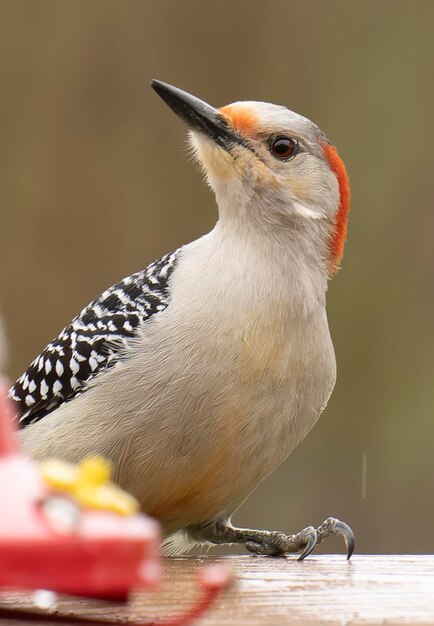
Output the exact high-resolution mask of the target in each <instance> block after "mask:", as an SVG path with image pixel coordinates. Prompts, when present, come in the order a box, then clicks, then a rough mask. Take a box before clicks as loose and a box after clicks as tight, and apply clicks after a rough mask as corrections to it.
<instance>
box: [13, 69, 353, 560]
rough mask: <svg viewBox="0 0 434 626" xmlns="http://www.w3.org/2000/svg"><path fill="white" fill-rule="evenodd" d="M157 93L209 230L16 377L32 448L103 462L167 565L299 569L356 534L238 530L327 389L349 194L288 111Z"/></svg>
mask: <svg viewBox="0 0 434 626" xmlns="http://www.w3.org/2000/svg"><path fill="white" fill-rule="evenodd" d="M152 87H153V88H154V90H155V91H156V92H157V94H158V95H159V96H161V98H162V99H163V100H164V101H165V102H166V103H167V104H168V105H169V107H170V108H171V109H172V110H173V111H174V112H175V113H176V114H177V115H178V116H179V117H180V118H181V119H182V120H184V121H185V122H186V123H187V126H188V128H189V140H190V144H191V148H192V151H193V153H194V155H195V157H196V159H197V161H198V162H199V164H200V166H201V168H202V169H203V172H204V174H205V177H206V180H207V182H208V183H209V185H210V186H211V188H212V190H213V192H214V194H215V196H216V200H217V204H218V212H219V218H218V221H217V224H216V226H215V227H214V229H213V230H212V231H211V232H210V233H208V234H206V235H205V236H203V237H200V238H199V239H197V240H196V241H193V242H192V243H189V244H187V245H184V246H182V247H181V248H179V249H178V250H176V251H174V252H172V253H170V254H167V255H166V256H163V257H162V258H161V259H160V260H158V261H156V262H155V263H152V264H151V265H149V267H147V268H146V269H144V270H142V271H139V272H137V273H136V274H133V275H132V276H129V277H127V278H125V279H124V280H122V281H121V282H119V283H118V284H116V285H114V286H113V287H111V288H110V289H107V291H104V293H103V294H102V295H101V296H100V297H99V298H97V299H96V300H94V301H93V302H92V303H91V304H89V305H88V306H87V307H86V308H84V309H83V311H82V312H81V313H80V314H79V315H77V317H75V318H74V319H73V320H72V322H71V323H70V324H69V325H68V326H66V327H65V328H64V330H62V331H61V333H60V334H59V335H58V337H57V338H56V339H54V341H53V342H52V343H50V344H49V345H48V346H47V347H46V348H45V349H44V351H43V352H42V353H41V354H40V356H38V357H37V358H36V359H35V360H34V361H33V362H32V364H31V365H30V367H29V368H28V369H27V371H26V372H25V373H24V374H23V375H22V376H21V377H20V378H19V379H18V380H17V382H16V383H15V385H14V386H13V387H12V389H11V392H10V395H11V398H12V399H13V400H14V401H15V403H16V409H17V414H18V416H19V419H20V422H21V425H22V426H24V427H25V428H24V429H23V430H21V431H20V438H21V441H22V444H23V446H24V449H25V451H26V452H27V453H29V454H30V455H31V456H32V457H34V458H35V459H37V460H43V459H45V458H47V457H61V458H63V459H65V460H67V461H71V462H78V461H80V460H81V459H82V458H83V457H85V456H87V455H94V454H99V455H102V456H104V457H106V458H108V459H110V460H111V462H112V463H113V466H114V476H115V479H116V481H117V482H118V483H119V484H120V485H121V486H122V487H123V488H125V489H127V490H128V491H130V492H131V493H132V494H133V495H134V496H135V497H136V498H138V500H139V501H140V503H141V506H142V509H143V510H144V511H145V512H147V513H149V514H150V515H153V516H155V517H156V518H157V519H158V520H160V522H161V524H162V527H163V530H164V534H165V537H166V551H167V553H168V554H177V553H180V552H182V551H184V550H185V549H186V548H187V547H188V546H190V545H192V544H194V543H214V544H224V543H230V544H234V543H237V544H244V545H245V546H246V548H247V549H248V550H249V551H251V552H254V553H257V554H266V555H284V554H289V553H291V552H299V553H300V558H305V557H306V556H307V555H308V554H309V553H310V552H311V551H312V550H313V549H314V547H315V545H316V544H317V543H319V542H321V541H323V540H324V539H325V538H326V537H328V536H330V535H338V534H339V535H342V536H343V537H344V539H345V542H346V546H347V556H348V558H349V557H350V556H351V553H352V551H353V547H354V536H353V533H352V531H351V529H350V527H349V526H348V525H347V524H345V523H344V522H341V521H339V520H337V519H336V518H328V519H326V520H325V522H323V523H322V524H321V525H320V526H319V527H318V528H317V529H315V528H314V527H312V526H309V527H307V528H305V529H303V530H302V531H301V532H299V533H296V534H286V533H283V532H279V531H266V530H264V531H260V530H251V529H243V528H237V527H235V526H234V525H233V523H232V516H233V514H234V512H235V511H236V510H237V509H238V507H239V506H240V504H241V503H242V502H243V501H244V500H245V499H246V498H247V496H248V495H249V494H250V493H251V492H252V491H253V490H254V489H255V487H256V486H257V485H258V484H259V483H260V482H261V481H262V480H263V479H264V478H265V477H266V476H267V475H268V474H270V472H272V471H273V470H274V469H275V468H276V467H277V466H278V465H279V464H280V463H282V461H283V460H284V459H285V458H286V457H287V456H288V455H289V453H290V452H291V451H292V450H293V449H294V448H295V447H296V446H297V444H298V443H300V441H301V440H302V439H303V438H304V437H305V435H306V434H307V433H308V432H309V430H310V429H311V428H312V426H313V425H314V424H315V422H316V421H317V419H318V417H319V415H320V413H321V411H322V410H323V409H324V407H325V405H326V403H327V401H328V399H329V396H330V394H331V392H332V389H333V386H334V384H335V378H336V365H335V355H334V350H333V345H332V342H331V338H330V333H329V328H328V322H327V316H326V306H325V305H326V302H325V294H326V290H327V283H328V280H329V279H330V278H331V276H332V275H333V273H334V272H335V271H336V269H337V268H338V266H339V262H340V259H341V256H342V252H343V246H344V241H345V236H346V222H347V213H348V210H349V183H348V177H347V174H346V170H345V167H344V164H343V162H342V160H341V159H340V157H339V156H338V154H337V151H336V149H335V148H334V147H333V146H332V145H331V144H330V142H329V141H328V139H327V138H326V136H325V135H324V133H323V132H322V131H321V130H320V129H319V128H318V127H317V126H316V125H315V124H314V123H312V122H311V121H310V120H308V119H307V118H305V117H302V116H301V115H298V114H297V113H294V112H292V111H290V110H289V109H287V108H286V107H284V106H278V105H275V104H270V103H265V102H246V101H243V102H236V103H234V104H230V105H227V106H224V107H222V108H220V109H216V108H214V107H212V106H210V105H208V104H206V103H205V102H203V101H202V100H200V99H198V98H196V97H194V96H192V95H190V94H189V93H187V92H185V91H182V90H180V89H178V88H176V87H173V86H171V85H168V84H166V83H163V82H160V81H156V80H155V81H152Z"/></svg>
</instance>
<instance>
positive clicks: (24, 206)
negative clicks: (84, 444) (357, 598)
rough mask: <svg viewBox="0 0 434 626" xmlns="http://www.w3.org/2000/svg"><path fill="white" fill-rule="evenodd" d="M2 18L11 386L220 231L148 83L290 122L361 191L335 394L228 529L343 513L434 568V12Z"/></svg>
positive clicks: (335, 329)
mask: <svg viewBox="0 0 434 626" xmlns="http://www.w3.org/2000/svg"><path fill="white" fill-rule="evenodd" d="M0 15H1V20H0V86H1V97H0V129H1V130H0V197H1V206H2V224H3V230H2V235H1V245H0V255H1V257H0V258H1V263H0V271H1V276H0V285H1V294H0V302H1V306H2V309H3V313H4V317H5V321H6V326H7V331H8V336H9V345H10V353H11V356H10V358H9V374H10V375H11V376H12V377H15V376H16V375H18V374H19V373H21V371H23V370H24V369H25V368H26V367H27V365H28V363H29V362H30V360H31V359H32V358H33V357H34V356H36V354H37V353H38V352H39V351H40V349H41V348H43V347H44V346H45V344H46V343H47V342H48V341H49V340H50V339H51V338H52V337H53V336H54V335H56V334H57V332H58V331H59V330H60V329H61V327H62V326H63V325H64V324H65V323H67V322H68V321H69V320H70V318H71V317H72V316H73V315H75V314H76V313H77V312H78V311H79V310H80V309H81V308H82V306H84V305H85V304H87V302H88V301H89V300H90V299H92V298H93V297H95V296H96V295H98V294H99V293H100V292H101V291H102V290H103V289H104V288H106V287H107V286H109V285H111V284H112V283H114V282H115V281H117V280H118V279H120V278H122V277H123V276H124V275H127V274H129V273H131V272H134V271H136V270H138V269H140V268H142V267H144V266H145V265H146V264H147V263H148V262H150V261H152V260H153V259H154V258H157V257H159V256H160V255H161V254H163V253H164V252H167V251H169V250H171V249H173V248H175V247H177V246H179V245H181V244H183V243H186V242H188V241H190V240H192V239H194V238H196V237H198V236H199V235H201V234H203V233H205V232H206V231H208V230H209V229H210V228H211V227H212V226H213V224H214V222H215V219H216V209H215V204H214V200H213V197H212V195H211V193H210V192H209V190H208V189H207V188H206V187H205V185H204V184H203V183H202V182H201V179H200V175H199V174H198V173H197V171H195V168H194V167H193V166H192V164H191V162H190V161H189V159H188V158H186V149H185V142H184V128H183V126H182V124H181V122H180V121H179V120H178V119H177V118H176V117H175V116H174V115H173V114H172V113H171V112H170V111H169V109H168V108H167V107H166V106H165V105H164V104H163V103H162V102H161V100H160V99H159V98H158V97H157V96H156V95H155V94H154V93H153V92H152V90H151V89H150V88H149V80H150V79H151V78H153V77H155V78H159V79H161V80H165V81H168V82H171V83H173V84H175V85H178V86H180V87H183V88H184V89H186V90H188V91H191V92H193V93H194V94H197V95H199V96H200V97H202V98H204V99H206V100H208V101H209V102H211V103H213V104H215V105H222V104H225V103H227V102H231V101H234V100H240V99H256V100H269V101H273V102H278V103H282V104H286V105H287V106H289V107H290V108H293V109H294V110H296V111H298V112H300V113H302V114H304V115H306V116H308V117H310V118H311V119H313V120H314V121H316V122H317V123H318V124H319V125H320V126H321V128H322V129H323V130H324V131H325V132H326V133H327V134H328V136H329V137H330V138H331V139H332V141H333V142H334V143H335V144H336V145H337V146H338V148H339V151H340V153H341V155H342V157H343V158H344V160H345V162H346V165H347V168H348V171H349V174H350V177H351V181H352V193H353V201H352V212H351V220H350V233H349V239H348V244H347V250H346V255H345V258H344V262H343V268H342V270H341V271H340V272H339V274H338V276H337V277H336V278H335V279H334V280H333V282H332V283H331V285H330V290H329V297H328V310H329V318H330V326H331V330H332V335H333V338H334V343H335V348H336V353H337V359H338V383H337V387H336V389H335V392H334V395H333V397H332V400H331V402H330V403H329V406H328V408H327V410H326V412H325V413H324V414H323V416H322V418H321V419H320V421H319V423H318V425H317V426H316V427H315V429H314V430H313V431H312V433H311V434H310V435H309V436H308V438H307V439H306V440H305V441H304V443H303V444H302V445H301V446H300V447H299V448H298V449H297V450H296V451H295V453H294V454H293V455H292V456H291V457H290V458H289V459H288V460H287V462H286V463H284V464H283V466H281V467H280V468H279V469H278V470H277V471H276V472H275V473H274V475H273V476H272V477H271V478H269V479H268V480H267V481H265V483H263V484H262V485H261V486H260V487H259V488H258V490H257V491H256V492H255V493H254V494H253V495H252V497H251V498H250V499H249V500H248V501H247V502H246V504H245V505H244V506H243V507H242V509H241V510H240V512H239V513H238V516H237V518H236V521H238V522H240V523H241V524H248V525H251V526H253V525H256V526H258V527H266V528H280V529H282V530H288V531H290V530H298V529H300V528H302V527H304V526H305V525H307V524H311V523H319V522H320V521H321V520H322V519H323V518H325V517H326V516H327V515H330V514H333V515H336V516H339V517H341V518H342V519H345V520H346V521H348V522H349V523H350V524H351V525H352V526H353V528H354V530H355V532H356V534H357V548H358V550H359V551H366V552H433V551H434V538H433V532H432V526H433V517H434V485H433V476H434V454H433V448H434V385H433V382H434V365H433V359H434V323H433V321H434V285H433V267H434V246H433V228H434V206H433V199H434V173H433V157H432V151H433V145H434V133H433V122H432V120H433V112H434V102H433V100H434V98H433V96H434V72H433V69H434V54H433V53H434V43H433V31H434V2H433V1H432V0H425V1H424V0H408V1H403V0H394V1H392V0H383V1H379V0H364V1H363V2H362V1H356V0H351V1H350V0H339V1H338V0H328V1H327V2H326V1H325V0H303V1H302V2H300V1H299V2H294V1H292V0H273V1H269V2H265V0H244V1H234V0H233V1H227V0H218V1H216V0H214V1H213V2H211V1H204V0H182V1H176V0H171V1H169V0H166V1H164V0H163V1H162V0H158V2H157V1H156V0H153V1H151V0H149V1H148V0H125V1H123V2H122V1H121V0H118V1H114V0H113V1H112V0H85V1H84V0H68V1H66V0H38V1H36V0H1V2H0ZM364 455H365V459H366V460H367V475H366V479H367V480H366V493H364V492H363V491H364V490H362V465H363V463H362V458H363V456H364ZM363 496H366V497H363ZM326 549H327V550H328V551H330V550H334V549H339V546H338V544H337V543H336V544H333V543H331V542H330V543H328V544H327V546H326Z"/></svg>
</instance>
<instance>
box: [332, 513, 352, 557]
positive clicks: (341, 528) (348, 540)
mask: <svg viewBox="0 0 434 626" xmlns="http://www.w3.org/2000/svg"><path fill="white" fill-rule="evenodd" d="M335 531H336V533H339V534H340V535H342V537H343V538H344V540H345V545H346V546H347V560H348V559H350V558H351V556H352V554H353V552H354V533H353V531H352V530H351V528H350V527H349V526H348V524H345V522H341V521H340V520H336V523H335Z"/></svg>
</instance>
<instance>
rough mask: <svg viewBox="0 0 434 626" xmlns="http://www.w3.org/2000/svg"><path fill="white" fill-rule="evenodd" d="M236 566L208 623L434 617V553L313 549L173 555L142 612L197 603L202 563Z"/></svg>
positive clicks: (25, 600) (72, 606)
mask: <svg viewBox="0 0 434 626" xmlns="http://www.w3.org/2000/svg"><path fill="white" fill-rule="evenodd" d="M216 562H219V563H225V564H227V565H230V566H231V567H233V569H234V571H235V573H236V579H237V582H236V584H235V585H234V586H233V588H232V589H230V590H229V591H228V592H227V593H226V594H225V595H224V597H222V598H221V600H220V601H219V602H218V605H217V606H216V607H215V608H213V609H212V610H211V611H210V613H209V614H208V616H207V617H206V618H205V619H203V620H202V621H201V622H200V624H202V625H203V626H259V625H261V626H286V625H288V626H290V625H293V624H294V625H297V626H313V625H317V624H328V625H339V626H342V625H344V624H352V625H357V624H360V625H367V624H379V623H381V624H388V625H389V626H390V625H393V624H396V625H398V624H399V625H401V624H434V556H419V555H418V556H397V555H391V556H358V555H355V556H354V557H353V559H352V560H351V561H349V562H347V561H346V560H345V558H344V557H343V556H342V555H337V556H317V557H315V556H313V557H310V558H309V559H307V560H306V561H304V562H302V563H299V562H297V561H296V560H294V559H293V558H291V559H269V558H262V557H253V556H252V557H250V556H241V557H239V556H238V557H221V558H217V557H197V558H193V557H186V558H182V559H171V560H168V561H167V562H166V565H165V570H166V577H165V582H164V587H163V588H162V590H161V591H159V592H157V593H146V594H145V593H139V594H136V595H135V596H134V598H133V602H132V613H131V614H132V615H134V617H135V618H138V617H142V618H146V619H155V618H158V617H160V618H161V617H163V616H167V615H169V614H174V613H177V612H179V611H180V610H182V609H183V608H186V607H187V606H188V605H190V604H191V602H192V600H193V597H194V596H195V594H196V593H197V591H196V589H195V583H194V578H195V575H196V574H197V572H198V571H199V569H200V568H201V567H203V565H205V564H211V563H216ZM29 602H30V597H29V595H28V594H27V595H26V594H17V593H15V594H12V593H9V594H0V604H2V605H3V606H6V605H9V606H10V605H11V604H17V603H19V604H20V605H23V606H29ZM58 609H60V610H61V611H67V612H70V611H72V612H74V613H75V614H80V615H83V616H84V615H86V616H92V617H108V618H111V619H115V618H117V617H118V618H122V617H123V618H125V617H126V615H127V611H126V610H125V608H124V607H121V606H116V605H114V606H113V605H110V606H108V605H107V603H102V602H96V601H90V600H75V599H73V600H71V599H61V600H60V602H59V605H58Z"/></svg>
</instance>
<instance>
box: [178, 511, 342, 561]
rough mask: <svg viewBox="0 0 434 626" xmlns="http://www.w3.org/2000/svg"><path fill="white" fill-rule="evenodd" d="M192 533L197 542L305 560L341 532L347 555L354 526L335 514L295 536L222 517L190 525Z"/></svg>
mask: <svg viewBox="0 0 434 626" xmlns="http://www.w3.org/2000/svg"><path fill="white" fill-rule="evenodd" d="M187 531H188V533H189V535H190V536H191V537H192V538H193V539H195V540H196V541H208V542H210V543H215V544H222V543H239V544H244V545H245V547H246V548H247V550H249V551H250V552H253V553H254V554H264V555H268V556H283V555H285V554H289V553H293V552H301V554H300V557H299V560H303V559H305V558H306V557H307V556H308V555H309V554H310V553H311V552H312V550H313V549H314V548H315V546H316V545H317V544H319V543H321V542H322V541H324V539H327V537H330V536H333V535H342V536H343V538H344V540H345V544H346V546H347V558H348V559H349V558H350V557H351V555H352V553H353V551H354V534H353V531H352V530H351V528H350V527H349V526H348V525H347V524H345V523H344V522H341V521H340V520H338V519H335V518H334V517H328V518H327V519H326V520H325V521H324V522H323V523H322V524H321V525H320V526H318V528H316V529H315V528H314V527H313V526H308V527H307V528H304V529H303V530H301V531H300V532H299V533H297V534H295V535H286V534H285V533H283V532H280V531H275V530H274V531H269V530H250V529H249V528H236V527H235V526H233V525H232V524H231V522H230V520H229V519H220V520H217V521H213V522H208V523H205V524H198V525H195V526H189V527H188V529H187Z"/></svg>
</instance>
